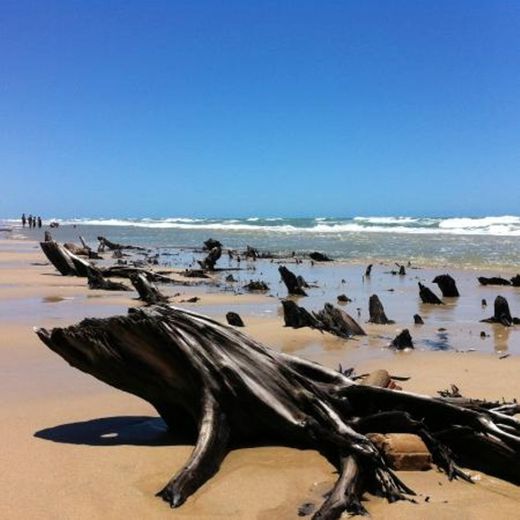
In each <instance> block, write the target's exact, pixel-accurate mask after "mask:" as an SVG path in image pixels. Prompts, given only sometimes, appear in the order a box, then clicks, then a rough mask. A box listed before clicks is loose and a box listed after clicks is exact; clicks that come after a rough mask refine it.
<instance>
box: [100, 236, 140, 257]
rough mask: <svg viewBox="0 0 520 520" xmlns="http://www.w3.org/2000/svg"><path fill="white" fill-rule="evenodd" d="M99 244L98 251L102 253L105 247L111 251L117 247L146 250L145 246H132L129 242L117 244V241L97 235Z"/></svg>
mask: <svg viewBox="0 0 520 520" xmlns="http://www.w3.org/2000/svg"><path fill="white" fill-rule="evenodd" d="M97 239H98V242H99V246H98V252H99V253H102V252H103V251H104V250H105V247H106V248H108V249H110V250H111V251H114V250H116V249H121V250H123V249H135V250H136V251H146V248H145V247H140V246H132V245H129V244H117V243H116V242H112V241H110V240H108V238H106V237H102V236H99V237H97Z"/></svg>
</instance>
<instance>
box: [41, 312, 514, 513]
mask: <svg viewBox="0 0 520 520" xmlns="http://www.w3.org/2000/svg"><path fill="white" fill-rule="evenodd" d="M36 333H37V334H38V336H39V338H40V339H41V340H42V341H43V342H44V343H45V344H46V345H47V346H48V347H49V348H50V349H51V350H53V351H54V352H56V353H57V354H59V355H60V356H62V357H63V358H64V359H65V360H66V361H67V362H68V363H69V364H71V365H72V366H73V367H76V368H78V369H80V370H82V371H84V372H87V373H90V374H91V375H93V376H94V377H96V378H98V379H100V380H101V381H104V382H105V383H108V384H110V385H112V386H115V387H116V388H119V389H121V390H123V391H125V392H130V393H133V394H135V395H137V396H139V397H141V398H142V399H144V400H146V401H148V402H149V403H151V404H152V406H154V407H155V409H156V410H157V411H158V413H159V414H160V415H161V417H162V418H163V419H164V421H165V422H166V424H167V425H168V426H169V427H170V428H171V429H172V430H176V431H182V430H184V431H185V432H192V434H193V435H194V436H195V437H196V438H197V440H196V444H195V448H194V450H193V452H192V454H191V456H190V458H189V460H188V461H187V463H186V464H184V465H183V466H182V467H181V468H180V469H179V470H178V471H177V473H176V474H175V475H174V477H173V478H172V479H171V480H170V481H169V482H168V483H167V484H166V486H165V487H164V488H163V489H162V490H161V491H159V493H158V496H159V497H161V498H162V499H163V500H165V501H166V502H167V503H168V504H169V505H170V506H171V507H178V506H180V505H181V504H183V503H184V502H185V501H186V500H187V499H188V498H189V497H190V496H191V495H193V494H194V493H195V492H196V491H197V490H198V489H199V488H200V487H201V486H202V485H203V484H204V483H205V482H206V481H207V480H208V479H210V478H211V477H212V476H213V475H214V474H215V473H216V472H217V471H218V470H219V467H220V465H221V463H222V461H223V460H224V458H225V457H226V455H227V453H228V452H229V451H230V450H231V449H232V448H233V446H234V445H237V444H241V445H243V444H244V443H253V442H254V443H257V444H264V445H265V443H268V444H269V445H272V444H277V445H279V444H283V445H288V446H298V447H309V448H314V449H317V450H319V451H320V452H321V453H324V454H326V455H327V456H328V457H329V458H330V460H331V461H333V462H334V464H336V466H337V470H338V480H337V482H336V484H335V485H334V486H333V488H332V490H331V492H330V494H328V495H327V496H326V499H325V501H324V503H323V504H322V505H321V507H320V508H319V510H318V511H317V512H316V513H315V514H314V517H313V518H314V519H321V520H332V519H338V518H339V517H340V516H341V514H342V513H343V511H347V512H349V513H351V514H359V513H366V509H365V506H364V504H363V501H362V497H363V494H364V493H365V492H366V491H367V490H370V492H372V493H375V494H377V495H379V496H381V497H385V498H386V499H387V500H388V501H390V502H394V501H396V500H401V499H407V498H410V497H412V496H413V494H414V493H413V491H412V490H411V489H410V488H408V487H407V486H406V485H405V484H404V483H403V482H402V481H401V480H400V479H399V478H398V477H397V476H396V475H395V474H394V473H393V472H392V470H391V469H390V468H389V467H388V465H387V463H386V462H385V460H384V458H383V457H382V455H381V452H380V451H379V449H377V447H376V446H375V445H374V443H373V442H372V441H371V440H370V439H369V438H368V437H367V434H368V433H382V434H386V433H399V432H404V433H415V434H417V435H419V436H420V437H421V439H422V440H423V441H424V443H425V444H426V446H427V447H428V450H429V451H430V453H431V454H432V459H433V462H434V463H435V464H436V465H437V466H438V467H439V468H440V469H441V470H443V471H444V472H445V473H446V474H447V475H448V477H449V478H450V479H452V478H457V477H460V478H462V479H465V480H468V481H469V480H470V479H469V477H468V476H467V475H466V474H465V473H464V472H463V471H462V470H460V469H459V467H458V466H457V464H456V463H455V459H456V460H457V462H459V463H460V464H462V465H463V466H465V467H470V468H475V469H477V470H479V471H485V472H487V473H489V474H491V475H494V476H498V477H500V478H505V479H508V480H510V481H512V482H515V483H518V482H520V464H519V463H518V460H519V457H520V421H518V420H516V419H515V418H513V417H511V416H510V415H508V414H509V413H511V409H510V408H508V407H507V405H500V406H499V407H494V406H493V405H490V403H488V402H486V401H478V400H470V399H465V398H442V397H436V398H432V397H428V396H424V395H419V394H413V393H408V392H403V391H395V390H390V389H387V388H378V387H375V386H370V385H359V384H357V383H355V382H354V381H353V380H352V379H349V378H348V377H346V376H345V375H343V374H341V373H339V372H337V371H334V370H331V369H328V368H325V367H323V366H321V365H319V364H317V363H313V362H310V361H306V360H303V359H299V358H297V357H294V356H290V355H287V354H284V353H280V352H277V351H274V350H271V349H269V348H267V347H265V346H263V345H261V344H260V343H258V342H257V341H254V340H252V339H250V338H249V337H247V336H246V335H244V334H241V333H240V332H239V331H237V330H236V329H233V328H231V327H229V326H226V325H222V324H220V323H218V322H215V321H213V320H211V319H209V318H207V317H204V316H200V315H198V314H195V313H191V312H187V311H183V310H181V309H175V308H172V307H169V306H152V307H144V308H143V307H141V308H135V309H131V310H130V311H129V314H128V315H127V316H116V317H112V318H107V319H87V320H84V321H83V322H81V323H80V324H79V325H75V326H71V327H67V328H56V329H53V330H51V331H49V330H46V329H43V328H40V329H37V330H36Z"/></svg>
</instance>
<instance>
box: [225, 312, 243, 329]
mask: <svg viewBox="0 0 520 520" xmlns="http://www.w3.org/2000/svg"><path fill="white" fill-rule="evenodd" d="M226 321H227V322H228V323H229V324H230V325H233V326H234V327H245V325H244V322H243V321H242V318H241V317H240V315H239V314H238V313H236V312H228V313H227V314H226Z"/></svg>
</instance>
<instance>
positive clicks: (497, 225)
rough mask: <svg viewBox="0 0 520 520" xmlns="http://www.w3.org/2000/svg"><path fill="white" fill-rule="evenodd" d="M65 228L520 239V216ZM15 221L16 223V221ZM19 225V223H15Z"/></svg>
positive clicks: (175, 220)
mask: <svg viewBox="0 0 520 520" xmlns="http://www.w3.org/2000/svg"><path fill="white" fill-rule="evenodd" d="M53 220H56V221H58V222H60V223H61V224H63V225H77V226H80V225H85V226H127V227H137V228H152V229H186V230H215V231H227V232H235V231H236V232H247V231H249V232H260V233H290V234H294V233H314V234H331V233H336V234H342V233H345V234H348V233H395V234H421V235H423V234H445V235H488V236H520V217H518V216H509V215H505V216H495V217H491V216H490V217H478V218H477V217H475V218H472V217H453V218H435V217H404V216H396V217H378V216H373V217H364V216H358V217H354V218H331V217H317V218H282V217H269V218H262V217H249V218H241V219H238V218H237V219H231V218H230V219H209V218H183V217H171V218H162V219H152V218H141V219H116V218H97V219H89V218H80V219H53ZM13 221H14V220H13ZM14 222H16V221H14Z"/></svg>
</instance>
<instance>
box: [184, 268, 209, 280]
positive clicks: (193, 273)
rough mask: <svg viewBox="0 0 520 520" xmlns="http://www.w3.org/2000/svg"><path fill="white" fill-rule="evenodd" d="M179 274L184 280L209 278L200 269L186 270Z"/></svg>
mask: <svg viewBox="0 0 520 520" xmlns="http://www.w3.org/2000/svg"><path fill="white" fill-rule="evenodd" d="M180 274H181V276H185V277H186V278H209V276H208V275H207V274H206V273H205V272H204V271H203V270H202V269H186V270H185V271H184V272H182V273H180Z"/></svg>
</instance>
